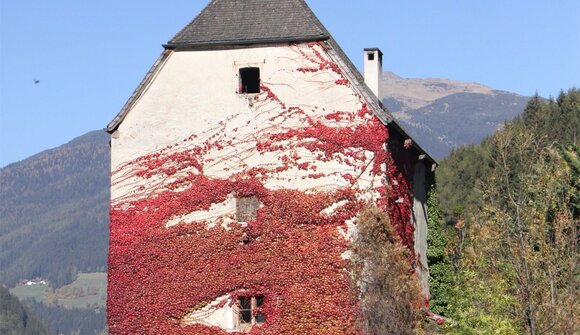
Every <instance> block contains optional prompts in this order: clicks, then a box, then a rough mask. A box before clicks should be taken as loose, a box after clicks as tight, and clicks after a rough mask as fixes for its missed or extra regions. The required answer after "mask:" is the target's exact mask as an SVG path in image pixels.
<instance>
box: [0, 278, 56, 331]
mask: <svg viewBox="0 0 580 335" xmlns="http://www.w3.org/2000/svg"><path fill="white" fill-rule="evenodd" d="M0 334H2V335H48V334H49V332H48V331H47V330H46V327H45V326H44V325H43V324H42V323H41V322H40V321H38V319H37V318H36V317H35V316H33V315H32V314H31V313H30V311H29V310H28V309H27V308H26V307H24V305H22V303H20V301H19V300H18V298H16V297H15V296H13V295H12V294H10V292H8V290H7V289H6V288H4V287H2V286H0Z"/></svg>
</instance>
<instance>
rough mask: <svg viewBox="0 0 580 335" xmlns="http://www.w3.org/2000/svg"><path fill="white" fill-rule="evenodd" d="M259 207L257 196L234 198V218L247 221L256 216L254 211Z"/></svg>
mask: <svg viewBox="0 0 580 335" xmlns="http://www.w3.org/2000/svg"><path fill="white" fill-rule="evenodd" d="M259 208H260V200H258V198H257V197H240V198H236V220H237V221H238V222H248V221H250V220H252V219H255V218H256V212H257V211H258V209H259Z"/></svg>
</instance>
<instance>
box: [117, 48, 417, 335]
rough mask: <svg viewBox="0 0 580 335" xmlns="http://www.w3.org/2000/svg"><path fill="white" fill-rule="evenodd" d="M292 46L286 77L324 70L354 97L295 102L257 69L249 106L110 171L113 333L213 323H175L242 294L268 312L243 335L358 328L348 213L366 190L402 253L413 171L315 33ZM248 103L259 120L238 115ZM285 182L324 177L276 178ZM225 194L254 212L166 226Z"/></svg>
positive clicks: (182, 329) (184, 329) (188, 329)
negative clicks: (255, 206)
mask: <svg viewBox="0 0 580 335" xmlns="http://www.w3.org/2000/svg"><path fill="white" fill-rule="evenodd" d="M289 48H291V50H293V51H294V52H295V53H296V55H297V63H298V64H299V66H298V67H296V68H295V69H292V71H293V73H294V75H296V76H304V78H305V80H309V78H312V77H309V76H313V75H320V74H324V75H325V76H326V77H327V78H330V79H329V82H330V85H333V86H337V85H338V86H340V87H343V89H345V92H350V93H349V94H352V96H353V99H355V101H357V103H356V105H357V106H358V107H357V108H356V109H354V110H351V111H337V110H321V109H323V107H322V106H304V105H293V104H291V103H289V102H285V101H284V98H283V97H281V96H279V95H278V94H277V91H276V88H275V85H272V84H271V83H268V81H267V80H264V81H263V83H262V86H261V93H259V94H257V95H255V96H249V98H248V100H247V101H248V110H247V111H245V112H241V113H240V114H235V115H232V116H229V117H227V118H225V120H224V121H222V122H219V123H218V124H217V125H215V126H214V127H211V128H209V129H208V130H207V131H205V132H203V133H199V134H192V135H191V136H189V137H187V138H185V139H183V140H182V141H180V142H179V143H175V144H173V145H170V146H167V147H165V148H163V149H161V150H159V151H156V152H154V153H152V154H149V155H144V156H142V157H139V158H137V159H135V160H131V161H129V162H126V163H125V164H122V165H121V166H119V167H118V168H117V169H116V170H115V171H114V172H113V175H112V180H113V188H118V189H120V190H123V192H122V193H123V194H122V195H119V196H117V197H116V198H115V199H113V201H112V204H111V238H110V255H109V299H108V306H107V308H108V322H109V327H110V332H111V333H112V334H138V333H139V334H142V333H148V334H202V335H203V334H207V335H209V334H223V333H224V332H223V330H222V329H219V328H216V327H210V326H207V325H201V324H196V325H183V324H182V322H181V320H182V319H183V317H184V316H185V315H187V314H188V313H190V312H192V311H194V310H196V309H199V308H200V307H202V306H204V305H206V304H207V303H209V302H211V301H213V300H214V299H215V298H217V297H220V296H223V295H226V294H230V293H232V292H240V291H242V292H244V294H253V295H258V294H259V295H263V296H264V297H265V300H264V303H263V305H262V306H261V310H260V312H261V313H263V314H264V315H265V317H266V322H265V324H263V325H261V326H256V327H253V328H252V329H251V331H250V334H357V333H358V331H357V329H356V326H355V319H356V315H357V311H358V308H359V306H358V302H357V299H356V293H353V292H352V291H351V290H350V288H351V287H352V285H351V283H350V275H349V270H348V269H349V264H348V260H347V258H346V257H344V255H345V251H347V250H348V248H349V242H350V240H349V236H348V234H347V233H345V232H349V226H348V224H347V222H349V221H352V220H353V219H354V218H355V217H356V216H357V214H358V212H359V211H360V210H361V209H362V208H363V207H364V205H365V203H367V202H368V201H373V202H375V203H376V204H377V205H378V206H379V207H380V208H382V209H383V210H384V211H385V212H388V213H389V215H390V217H391V222H393V225H394V227H395V230H396V232H397V233H398V234H399V235H400V236H401V240H402V241H403V243H404V244H405V245H406V246H407V247H408V248H409V249H410V250H412V248H413V227H412V226H411V224H410V206H411V199H412V194H411V187H410V186H411V183H410V179H409V178H410V176H411V175H412V174H411V173H409V171H410V170H405V169H404V168H402V165H401V164H403V165H404V164H406V163H405V162H403V163H401V162H397V164H395V160H397V159H400V158H399V157H393V153H392V152H391V151H390V150H387V146H386V145H385V143H387V142H388V140H389V133H388V131H387V127H385V126H384V125H383V124H382V123H381V122H380V121H379V120H378V119H377V118H376V117H375V116H374V115H372V112H371V111H370V109H369V108H368V106H367V105H366V104H365V103H364V102H363V101H362V99H361V97H360V96H358V95H357V94H356V93H355V92H354V90H351V89H348V88H349V85H350V84H349V82H348V80H347V79H346V77H345V76H344V75H343V73H342V72H341V70H340V68H339V67H338V66H337V65H336V64H335V63H334V62H333V61H332V60H331V59H330V58H329V57H328V55H327V54H326V53H325V51H324V46H323V44H320V43H310V44H299V45H293V46H290V47H289ZM244 113H246V114H244ZM247 113H251V115H253V116H254V117H255V118H256V120H261V121H260V122H256V123H259V125H258V126H256V125H254V124H252V123H251V122H250V121H248V122H247V123H245V125H246V126H245V127H240V126H239V124H243V123H241V122H240V121H239V118H242V117H244V115H247ZM235 125H237V126H235ZM250 127H253V128H252V129H250V130H248V129H246V128H250ZM257 158H259V159H257ZM256 162H259V163H256ZM337 166H338V167H339V168H337ZM293 180H302V181H304V182H303V183H302V184H308V182H310V183H312V185H322V186H326V187H320V188H317V187H312V188H304V187H302V188H299V189H293V188H292V187H288V188H287V187H282V186H280V185H285V184H284V183H287V184H288V185H291V184H292V181H293ZM327 185H331V186H332V187H328V186H327ZM232 195H233V196H236V197H248V196H255V197H257V198H258V199H259V200H260V202H261V204H262V207H261V208H260V209H259V210H258V212H257V214H256V218H255V219H252V220H250V221H249V222H248V223H247V224H238V223H236V222H234V223H230V224H227V225H226V224H223V225H215V226H211V227H210V226H208V225H207V223H206V222H193V223H184V222H182V223H181V224H177V225H174V226H171V227H169V226H167V222H168V221H170V220H175V218H179V217H182V216H184V215H187V214H188V213H192V212H195V211H201V210H208V209H209V208H210V206H211V205H212V204H216V203H221V202H224V201H226V199H227V198H228V197H229V196H232ZM329 208H331V210H329Z"/></svg>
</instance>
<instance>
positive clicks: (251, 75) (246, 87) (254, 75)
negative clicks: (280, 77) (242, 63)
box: [240, 67, 260, 93]
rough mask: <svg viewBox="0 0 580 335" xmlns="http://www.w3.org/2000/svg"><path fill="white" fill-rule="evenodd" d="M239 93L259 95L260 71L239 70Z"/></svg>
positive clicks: (246, 68)
mask: <svg viewBox="0 0 580 335" xmlns="http://www.w3.org/2000/svg"><path fill="white" fill-rule="evenodd" d="M240 93H260V69H259V68H257V67H244V68H241V69H240Z"/></svg>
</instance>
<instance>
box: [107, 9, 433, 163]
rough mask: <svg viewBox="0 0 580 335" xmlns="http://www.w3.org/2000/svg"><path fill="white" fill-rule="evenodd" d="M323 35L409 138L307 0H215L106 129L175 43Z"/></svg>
mask: <svg viewBox="0 0 580 335" xmlns="http://www.w3.org/2000/svg"><path fill="white" fill-rule="evenodd" d="M313 41H324V43H325V44H326V45H327V47H328V50H327V51H328V52H329V55H330V57H331V58H332V59H333V60H334V61H335V62H337V64H338V65H339V66H340V68H341V69H342V70H343V71H344V75H345V76H346V77H347V78H348V80H349V82H351V84H352V85H353V88H354V89H355V90H356V91H357V92H358V93H359V94H360V95H361V96H362V97H363V98H364V100H365V101H366V102H367V104H368V105H369V107H370V109H371V110H372V111H373V112H374V114H375V115H376V116H377V117H378V118H379V119H380V120H381V122H383V123H384V124H385V125H390V126H391V127H393V128H394V129H395V130H396V131H397V132H399V133H400V134H401V135H402V136H403V137H404V138H410V136H409V135H408V134H407V132H406V131H405V130H404V129H403V128H402V127H401V126H400V125H399V124H398V123H397V122H396V121H395V119H394V118H393V116H392V115H391V113H390V112H389V111H388V110H387V109H386V108H384V106H383V105H382V103H381V101H380V100H379V99H378V98H377V97H376V96H375V94H374V93H373V92H372V91H371V90H370V88H368V86H367V85H366V84H365V81H364V78H363V76H362V74H361V73H360V72H359V71H358V70H357V68H356V67H355V66H354V64H353V63H352V62H351V60H350V59H349V58H348V56H347V55H346V54H345V53H344V51H343V50H342V48H341V47H340V46H339V45H338V43H337V42H336V41H335V40H334V38H333V37H332V35H330V33H329V32H328V30H326V28H325V27H324V25H323V24H322V23H321V22H320V20H318V18H317V17H316V15H315V14H314V13H313V12H312V10H311V9H310V7H308V5H307V4H306V2H305V0H211V2H210V3H209V5H207V6H206V7H205V8H204V9H203V10H202V11H201V13H199V15H197V16H196V17H195V18H194V19H193V20H192V21H191V22H190V23H189V24H187V25H186V26H185V27H184V28H183V29H182V30H181V31H180V32H178V33H177V35H175V36H174V37H173V38H172V39H171V40H170V41H169V42H168V43H167V44H165V45H164V47H165V50H164V51H163V53H162V54H161V56H160V57H159V58H158V59H157V61H156V62H155V64H154V65H153V66H152V67H151V69H150V70H149V72H148V73H147V75H145V78H143V80H142V81H141V83H140V84H139V86H138V87H137V89H135V91H134V92H133V94H132V95H131V97H130V98H129V100H128V101H127V102H126V103H125V105H124V106H123V108H122V109H121V111H120V112H119V114H117V116H115V118H114V119H113V120H112V121H111V122H110V123H109V124H108V125H107V127H106V128H105V130H106V131H107V132H109V133H113V132H114V131H115V130H116V129H117V127H119V125H120V124H121V122H123V120H124V119H125V116H127V113H128V112H129V110H130V109H131V108H132V106H133V104H134V103H135V101H137V100H138V99H139V97H140V96H141V94H142V93H143V91H144V90H145V88H146V86H147V85H148V84H149V83H150V82H151V80H152V79H153V77H154V76H155V73H156V72H157V71H158V70H159V69H160V68H161V67H162V66H163V64H164V63H165V61H166V60H167V58H168V57H169V55H170V54H171V53H172V52H173V51H175V49H182V50H187V49H205V48H208V49H211V48H215V47H218V48H219V47H227V46H236V45H252V44H254V45H255V44H268V43H290V42H313ZM412 145H413V146H414V147H415V148H416V149H417V150H418V151H419V152H421V153H422V154H424V156H425V157H426V158H427V160H428V161H430V162H432V163H434V164H436V162H435V160H434V159H433V158H432V157H431V156H429V154H427V153H426V152H425V150H423V148H421V147H420V146H419V145H418V144H417V143H416V142H415V141H413V142H412Z"/></svg>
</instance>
